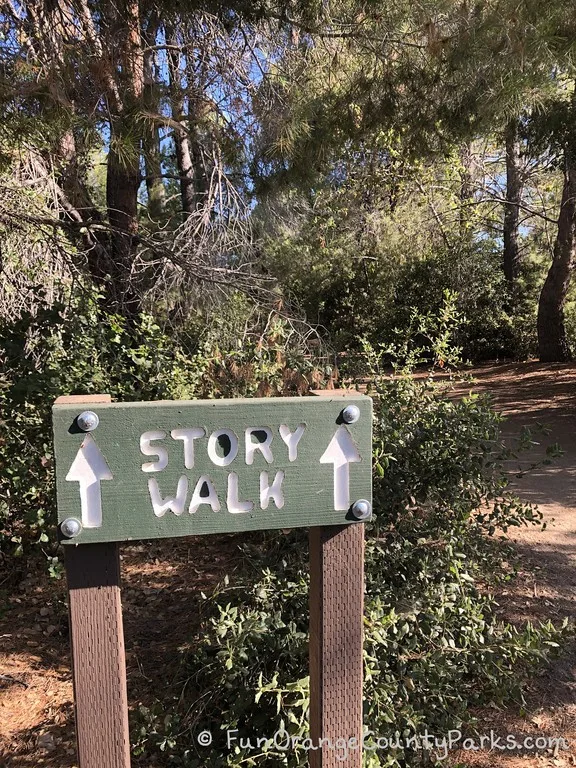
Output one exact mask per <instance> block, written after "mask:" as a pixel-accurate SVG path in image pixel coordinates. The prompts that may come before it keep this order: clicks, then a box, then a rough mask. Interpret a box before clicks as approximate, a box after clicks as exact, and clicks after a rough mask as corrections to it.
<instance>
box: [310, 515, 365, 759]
mask: <svg viewBox="0 0 576 768" xmlns="http://www.w3.org/2000/svg"><path fill="white" fill-rule="evenodd" d="M309 541H310V649H309V651H310V737H311V739H312V743H313V744H314V745H318V744H320V739H321V738H322V739H325V740H326V739H328V740H329V742H330V744H331V745H332V747H331V746H330V745H329V744H328V743H327V742H326V741H324V742H322V748H321V749H318V750H316V751H314V750H313V751H311V752H310V753H309V762H310V768H336V766H341V765H345V766H347V768H360V767H361V765H362V750H361V745H362V677H363V669H362V664H363V657H362V643H363V612H364V527H363V526H361V525H358V526H344V527H337V528H324V527H322V528H311V529H310V535H309ZM338 740H342V741H340V742H338ZM354 740H356V741H354ZM343 742H345V743H346V744H347V745H348V746H347V749H348V757H347V759H346V760H345V761H343V757H344V756H345V751H344V750H343V749H342V748H340V749H338V748H337V744H338V743H340V744H342V743H343ZM354 745H356V747H357V748H356V749H355V748H354ZM350 747H351V748H350Z"/></svg>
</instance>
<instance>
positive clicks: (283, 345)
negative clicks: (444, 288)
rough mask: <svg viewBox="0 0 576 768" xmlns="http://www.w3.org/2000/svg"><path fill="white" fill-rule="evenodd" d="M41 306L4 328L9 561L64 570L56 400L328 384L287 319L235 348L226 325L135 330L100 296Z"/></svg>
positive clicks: (0, 377) (0, 428) (1, 487)
mask: <svg viewBox="0 0 576 768" xmlns="http://www.w3.org/2000/svg"><path fill="white" fill-rule="evenodd" d="M39 304H40V308H39V309H38V310H37V311H36V312H35V313H34V314H30V313H28V314H24V315H22V316H21V317H20V318H18V319H17V320H15V321H13V322H8V321H4V322H3V323H2V324H0V350H1V352H0V355H1V357H0V361H1V364H2V367H1V369H0V410H1V412H2V413H3V419H2V420H1V421H0V557H3V558H5V559H9V558H11V557H13V556H21V555H24V554H26V552H28V551H30V549H31V548H32V547H33V546H34V545H40V546H41V547H42V548H43V549H44V551H45V553H46V555H47V557H48V558H49V561H50V563H51V564H52V567H53V568H56V566H57V560H56V557H55V555H56V548H55V547H56V545H55V524H56V509H55V492H54V479H53V471H54V470H53V457H52V428H51V407H52V404H53V403H54V400H55V399H56V398H57V397H58V396H60V395H67V394H91V393H99V392H105V393H109V394H110V395H111V396H112V399H113V400H118V401H123V400H124V401H134V400H158V399H194V398H212V397H225V396H228V397H232V396H251V395H262V394H286V393H289V392H290V393H303V392H305V391H307V390H308V389H309V387H310V385H311V384H314V385H316V386H319V385H320V384H322V383H323V382H324V381H325V380H326V379H327V377H328V376H329V375H330V369H322V368H318V366H317V365H316V362H315V360H314V359H313V358H309V357H308V358H306V357H305V356H304V354H303V350H302V347H301V346H299V342H300V339H299V337H297V336H296V335H295V334H293V333H292V334H291V333H290V330H289V329H287V328H286V323H285V321H283V320H282V319H281V318H279V317H276V318H274V316H271V317H270V321H269V322H268V323H267V324H265V325H264V326H263V327H260V329H258V328H257V327H256V328H254V326H252V328H253V332H252V334H251V335H247V336H246V338H244V339H243V340H242V341H241V342H234V344H233V346H232V348H231V349H230V348H227V347H226V346H224V343H225V342H223V341H222V339H223V338H225V337H224V335H223V334H222V333H221V327H220V326H219V325H215V326H213V327H212V328H211V329H210V328H209V329H206V327H205V328H204V331H203V333H202V334H198V335H197V334H196V333H193V332H185V331H182V332H180V333H179V334H176V333H175V332H172V333H168V332H166V331H164V330H162V329H161V328H160V326H159V325H158V323H157V321H156V320H155V319H154V318H153V317H152V316H150V315H142V316H141V317H140V319H139V322H138V324H137V325H136V326H135V327H132V326H130V325H129V324H128V323H127V322H126V320H124V319H123V318H121V317H120V316H118V315H111V314H107V313H105V312H104V311H103V310H102V309H101V307H100V303H99V297H98V295H90V294H88V295H85V294H82V293H77V295H76V298H73V299H72V300H71V302H70V304H69V305H68V306H67V307H66V306H64V305H56V306H52V305H50V304H48V303H46V302H39ZM245 324H246V318H244V325H245ZM12 565H13V563H12ZM12 565H10V563H7V568H8V569H10V568H11V567H12Z"/></svg>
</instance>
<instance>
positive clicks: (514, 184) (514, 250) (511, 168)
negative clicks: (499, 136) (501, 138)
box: [503, 119, 522, 292]
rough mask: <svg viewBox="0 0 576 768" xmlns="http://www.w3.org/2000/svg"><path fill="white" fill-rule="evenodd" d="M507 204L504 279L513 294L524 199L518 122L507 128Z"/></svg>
mask: <svg viewBox="0 0 576 768" xmlns="http://www.w3.org/2000/svg"><path fill="white" fill-rule="evenodd" d="M505 137H506V203H505V204H504V254H503V255H504V277H505V278H506V282H507V284H508V287H509V288H510V290H511V292H512V290H513V289H514V286H515V284H516V281H517V278H518V270H519V266H520V254H519V250H518V221H519V219H520V207H519V206H520V202H521V198H522V176H521V171H520V142H519V140H518V121H517V120H516V119H513V120H510V122H509V123H508V125H507V126H506V132H505Z"/></svg>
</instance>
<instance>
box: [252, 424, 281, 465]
mask: <svg viewBox="0 0 576 768" xmlns="http://www.w3.org/2000/svg"><path fill="white" fill-rule="evenodd" d="M253 437H254V438H255V440H253V439H252V438H253ZM271 442H272V431H271V430H270V429H268V427H248V429H247V430H246V464H248V465H250V464H252V463H253V462H254V454H255V452H256V451H261V452H262V455H263V456H264V458H265V459H266V461H267V462H268V464H272V462H273V461H274V458H273V457H272V451H271V450H270V443H271Z"/></svg>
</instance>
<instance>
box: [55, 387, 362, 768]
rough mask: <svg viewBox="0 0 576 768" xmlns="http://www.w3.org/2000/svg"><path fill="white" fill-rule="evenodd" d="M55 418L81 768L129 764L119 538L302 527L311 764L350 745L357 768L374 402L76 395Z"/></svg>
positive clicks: (63, 401)
mask: <svg viewBox="0 0 576 768" xmlns="http://www.w3.org/2000/svg"><path fill="white" fill-rule="evenodd" d="M53 421H54V448H55V457H56V489H57V496H58V519H59V529H60V536H61V540H62V543H63V544H64V545H65V550H66V570H67V576H68V588H69V593H70V594H69V597H70V623H71V636H72V651H73V667H74V687H75V700H76V722H77V738H78V751H79V764H80V768H101V766H103V765H106V768H129V765H130V756H129V738H128V718H127V699H126V671H125V658H124V642H123V636H122V612H121V603H120V569H119V555H118V543H119V542H122V541H133V540H142V539H157V538H166V537H176V536H191V535H200V534H214V533H231V532H235V531H238V532H240V531H251V530H264V529H280V528H281V529H285V528H295V527H308V528H310V687H311V704H310V727H311V738H312V740H313V749H312V751H311V753H310V765H311V766H313V767H314V768H328V766H335V765H337V764H341V762H342V759H341V755H339V753H338V751H337V749H336V746H335V742H336V740H345V741H346V742H347V744H348V747H349V751H350V757H349V758H348V760H347V761H346V764H347V765H348V766H349V768H357V767H359V766H360V765H361V749H360V746H361V736H362V612H363V574H364V562H363V556H364V530H363V526H362V525H358V523H361V522H364V521H366V520H369V519H370V517H371V487H372V486H371V475H372V461H371V456H372V401H371V400H370V398H368V397H364V396H361V395H356V394H354V395H353V396H348V395H346V397H345V398H344V397H342V396H337V395H334V396H330V397H321V398H315V397H310V398H265V399H264V398H262V399H252V400H210V401H170V402H153V403H111V402H110V398H109V397H107V396H103V395H101V396H93V397H92V398H88V397H80V396H79V397H71V398H70V397H69V398H59V399H58V400H57V401H56V403H55V405H54V409H53ZM321 739H322V742H321V741H320V740H321ZM351 740H352V741H351ZM354 740H356V746H354ZM314 745H316V748H314ZM337 756H340V760H338V759H337Z"/></svg>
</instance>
